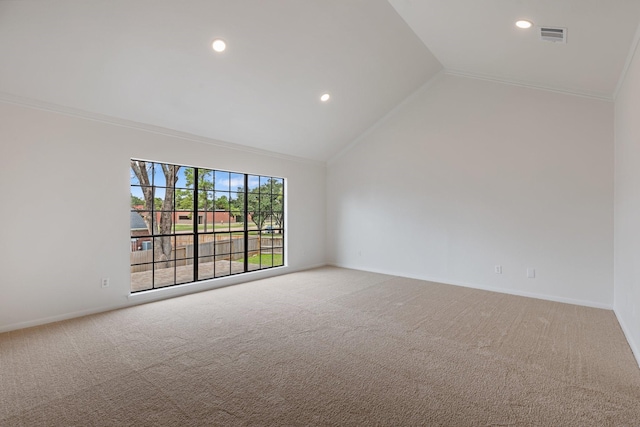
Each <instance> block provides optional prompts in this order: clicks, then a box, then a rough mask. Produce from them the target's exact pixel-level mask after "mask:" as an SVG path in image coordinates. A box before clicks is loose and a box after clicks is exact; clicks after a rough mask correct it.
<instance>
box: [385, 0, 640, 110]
mask: <svg viewBox="0 0 640 427" xmlns="http://www.w3.org/2000/svg"><path fill="white" fill-rule="evenodd" d="M389 2H390V3H391V4H392V5H393V6H394V8H395V9H396V11H397V12H398V13H399V14H400V15H401V16H402V17H403V18H404V20H405V21H406V22H407V24H408V25H409V26H410V27H411V28H412V29H413V30H414V31H415V33H416V34H417V35H418V36H419V37H420V39H421V40H422V41H423V42H424V44H425V45H426V46H427V47H428V48H429V49H430V50H431V52H433V53H434V55H435V56H436V57H437V58H438V60H439V61H440V62H441V63H442V65H443V66H444V68H445V69H446V70H447V71H448V72H451V73H459V74H464V75H471V76H477V77H484V78H492V79H496V80H502V81H506V82H511V83H518V84H523V85H529V86H537V87H541V88H547V89H553V90H559V91H564V92H569V93H575V94H580V95H587V96H593V97H598V98H604V99H612V98H613V96H614V93H615V90H616V86H617V84H618V81H619V79H620V76H621V74H622V72H623V69H624V66H625V62H626V60H627V56H628V54H629V51H630V48H631V45H632V42H633V41H634V35H635V34H636V30H637V28H638V22H639V21H640V1H638V0H606V1H605V0H482V1H478V0H389ZM520 19H525V20H529V21H531V22H533V24H534V27H533V28H531V29H528V30H521V29H518V28H517V27H516V26H515V25H514V24H515V22H516V21H517V20H520ZM540 26H551V27H562V28H566V29H567V43H566V44H560V43H550V42H543V41H541V40H540V37H539V27H540Z"/></svg>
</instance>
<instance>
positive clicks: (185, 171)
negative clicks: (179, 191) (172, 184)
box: [176, 167, 195, 189]
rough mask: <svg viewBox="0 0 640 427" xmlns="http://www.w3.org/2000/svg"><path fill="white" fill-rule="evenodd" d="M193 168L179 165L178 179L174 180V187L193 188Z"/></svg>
mask: <svg viewBox="0 0 640 427" xmlns="http://www.w3.org/2000/svg"><path fill="white" fill-rule="evenodd" d="M194 173H195V169H194V168H188V167H181V168H180V170H178V181H177V182H176V188H188V189H193V188H194V182H193V180H194Z"/></svg>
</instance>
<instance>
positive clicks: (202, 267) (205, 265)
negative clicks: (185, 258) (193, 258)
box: [198, 257, 214, 280]
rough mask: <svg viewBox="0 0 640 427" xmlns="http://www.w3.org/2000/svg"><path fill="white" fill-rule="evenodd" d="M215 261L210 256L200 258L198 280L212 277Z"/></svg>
mask: <svg viewBox="0 0 640 427" xmlns="http://www.w3.org/2000/svg"><path fill="white" fill-rule="evenodd" d="M213 265H214V264H213V261H212V260H211V258H210V257H208V258H199V259H198V280H205V279H211V278H213V277H214V275H213Z"/></svg>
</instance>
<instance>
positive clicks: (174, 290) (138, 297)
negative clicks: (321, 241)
mask: <svg viewBox="0 0 640 427" xmlns="http://www.w3.org/2000/svg"><path fill="white" fill-rule="evenodd" d="M326 265H327V264H326V263H320V264H313V265H305V266H300V267H296V268H292V267H282V268H280V267H276V268H273V269H266V270H261V271H255V272H251V273H246V274H242V275H237V276H231V277H227V278H223V279H218V280H211V281H202V282H195V283H189V284H185V285H177V286H171V287H167V288H163V289H157V290H153V291H149V292H140V293H135V294H130V295H129V296H128V297H127V302H125V303H123V304H118V305H110V306H104V307H95V308H90V309H86V310H79V311H73V312H70V313H62V314H58V315H55V316H48V317H41V318H38V319H33V320H28V321H25V322H18V323H11V324H8V325H1V326H0V333H3V332H10V331H16V330H18V329H25V328H31V327H34V326H41V325H46V324H48V323H54V322H60V321H63V320H69V319H75V318H77V317H83V316H89V315H92V314H98V313H104V312H107V311H111V310H117V309H120V308H126V307H131V306H134V305H139V304H146V303H149V302H154V301H160V300H163V299H167V298H173V297H178V296H183V295H189V294H193V293H197V292H205V291H210V290H213V289H217V288H222V287H226V286H233V285H238V284H241V283H247V282H252V281H255V280H261V279H267V278H269V277H275V276H281V275H283V274H289V273H295V272H298V271H304V270H310V269H312V268H319V267H324V266H326Z"/></svg>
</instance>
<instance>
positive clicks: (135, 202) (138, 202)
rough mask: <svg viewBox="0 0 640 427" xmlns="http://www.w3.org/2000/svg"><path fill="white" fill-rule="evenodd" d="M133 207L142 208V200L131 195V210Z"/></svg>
mask: <svg viewBox="0 0 640 427" xmlns="http://www.w3.org/2000/svg"><path fill="white" fill-rule="evenodd" d="M134 206H142V207H143V208H144V206H145V205H144V200H142V199H141V198H140V197H137V196H134V195H133V194H132V195H131V207H132V208H133V207H134Z"/></svg>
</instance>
